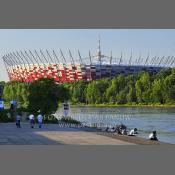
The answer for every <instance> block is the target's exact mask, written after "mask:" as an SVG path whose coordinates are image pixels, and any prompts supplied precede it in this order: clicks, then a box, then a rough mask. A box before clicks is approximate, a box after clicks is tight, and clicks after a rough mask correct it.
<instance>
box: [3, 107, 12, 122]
mask: <svg viewBox="0 0 175 175" xmlns="http://www.w3.org/2000/svg"><path fill="white" fill-rule="evenodd" d="M0 122H1V123H7V122H14V118H13V117H12V114H11V112H10V110H9V109H0Z"/></svg>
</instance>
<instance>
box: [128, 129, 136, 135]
mask: <svg viewBox="0 0 175 175" xmlns="http://www.w3.org/2000/svg"><path fill="white" fill-rule="evenodd" d="M137 134H138V133H137V128H134V129H132V130H131V131H130V132H129V136H135V135H137Z"/></svg>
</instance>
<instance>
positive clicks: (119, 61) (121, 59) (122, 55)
mask: <svg viewBox="0 0 175 175" xmlns="http://www.w3.org/2000/svg"><path fill="white" fill-rule="evenodd" d="M122 57H123V54H122V52H121V57H120V60H119V66H120V64H121V62H122Z"/></svg>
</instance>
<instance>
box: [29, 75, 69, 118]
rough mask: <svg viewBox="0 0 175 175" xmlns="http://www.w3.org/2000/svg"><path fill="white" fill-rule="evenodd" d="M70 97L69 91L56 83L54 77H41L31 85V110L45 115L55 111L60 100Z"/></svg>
mask: <svg viewBox="0 0 175 175" xmlns="http://www.w3.org/2000/svg"><path fill="white" fill-rule="evenodd" d="M67 98H68V91H67V89H66V88H64V87H63V86H62V85H59V84H56V83H55V81H54V79H47V78H46V79H45V78H43V79H39V80H37V81H34V82H32V83H31V84H30V86H29V97H28V100H29V106H28V107H29V110H30V111H32V112H34V113H37V112H38V111H40V112H41V113H42V114H43V115H49V114H52V113H54V112H55V111H56V110H57V108H58V101H64V100H67Z"/></svg>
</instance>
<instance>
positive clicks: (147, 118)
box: [69, 107, 175, 144]
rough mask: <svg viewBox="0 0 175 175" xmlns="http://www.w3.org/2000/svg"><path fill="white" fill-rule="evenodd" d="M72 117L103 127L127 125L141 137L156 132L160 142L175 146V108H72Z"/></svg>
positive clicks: (146, 136)
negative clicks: (136, 129)
mask: <svg viewBox="0 0 175 175" xmlns="http://www.w3.org/2000/svg"><path fill="white" fill-rule="evenodd" d="M69 113H70V115H71V116H72V117H73V118H75V119H77V120H79V121H81V122H86V123H87V124H91V125H93V124H94V123H95V124H97V125H98V126H101V127H106V126H111V127H112V126H115V125H117V124H121V123H123V124H125V125H127V127H128V130H130V129H133V128H135V127H136V128H138V130H139V135H138V136H139V137H143V138H148V135H149V133H150V132H151V131H153V130H156V131H157V134H158V139H159V140H160V141H164V142H168V143H173V144H175V108H161V107H160V108H159V107H71V109H70V112H69Z"/></svg>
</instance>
